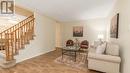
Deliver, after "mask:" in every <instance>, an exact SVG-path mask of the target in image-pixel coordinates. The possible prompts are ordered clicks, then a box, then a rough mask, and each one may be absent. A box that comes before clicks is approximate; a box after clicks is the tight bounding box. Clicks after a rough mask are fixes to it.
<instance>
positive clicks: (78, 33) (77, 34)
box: [73, 26, 83, 37]
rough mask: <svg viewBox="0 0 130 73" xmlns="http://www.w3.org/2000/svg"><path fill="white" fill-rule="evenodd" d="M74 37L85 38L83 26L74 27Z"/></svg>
mask: <svg viewBox="0 0 130 73" xmlns="http://www.w3.org/2000/svg"><path fill="white" fill-rule="evenodd" d="M73 37H83V26H73Z"/></svg>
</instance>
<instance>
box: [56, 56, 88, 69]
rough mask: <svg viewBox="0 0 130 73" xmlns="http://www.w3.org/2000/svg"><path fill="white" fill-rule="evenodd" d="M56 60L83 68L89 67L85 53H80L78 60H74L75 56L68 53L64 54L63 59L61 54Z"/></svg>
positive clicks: (59, 62)
mask: <svg viewBox="0 0 130 73" xmlns="http://www.w3.org/2000/svg"><path fill="white" fill-rule="evenodd" d="M54 61H55V63H58V64H64V65H67V66H71V67H74V68H77V69H81V70H86V69H87V61H86V55H85V54H78V55H77V58H76V62H75V61H74V58H73V57H70V56H66V55H64V56H63V59H62V56H60V57H58V58H56V59H55V60H54Z"/></svg>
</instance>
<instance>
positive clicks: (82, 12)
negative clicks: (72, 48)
mask: <svg viewBox="0 0 130 73" xmlns="http://www.w3.org/2000/svg"><path fill="white" fill-rule="evenodd" d="M115 1H116V0H16V4H18V5H21V6H24V7H30V8H35V9H37V10H38V11H40V12H42V13H43V14H44V15H46V16H49V17H51V18H53V19H56V20H58V21H63V22H65V21H79V20H87V19H94V18H103V17H106V16H107V15H108V14H109V12H110V11H111V9H112V7H113V5H114V3H115Z"/></svg>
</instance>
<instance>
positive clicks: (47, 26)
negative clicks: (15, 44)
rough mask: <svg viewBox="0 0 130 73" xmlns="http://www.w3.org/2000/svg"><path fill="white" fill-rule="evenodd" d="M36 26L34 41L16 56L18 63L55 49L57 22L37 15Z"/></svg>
mask: <svg viewBox="0 0 130 73" xmlns="http://www.w3.org/2000/svg"><path fill="white" fill-rule="evenodd" d="M35 18H36V25H35V34H36V37H35V39H34V40H32V41H30V44H28V45H26V48H25V49H23V50H20V53H19V55H17V56H16V60H17V62H21V61H23V60H26V59H29V58H32V57H35V56H38V55H41V54H44V53H47V52H50V51H52V50H54V49H55V34H56V24H57V23H56V21H55V20H52V19H49V18H48V17H45V16H43V15H42V14H40V13H35Z"/></svg>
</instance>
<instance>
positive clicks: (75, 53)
mask: <svg viewBox="0 0 130 73" xmlns="http://www.w3.org/2000/svg"><path fill="white" fill-rule="evenodd" d="M76 57H77V55H76V51H75V62H76Z"/></svg>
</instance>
